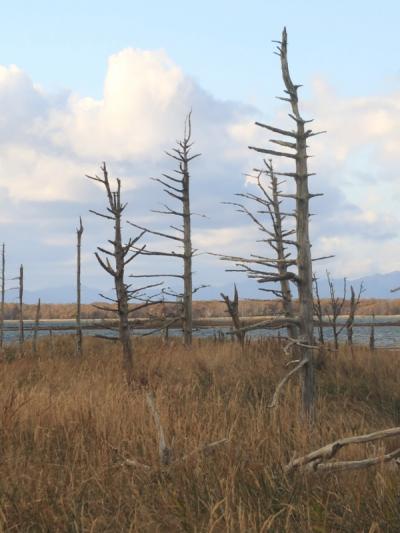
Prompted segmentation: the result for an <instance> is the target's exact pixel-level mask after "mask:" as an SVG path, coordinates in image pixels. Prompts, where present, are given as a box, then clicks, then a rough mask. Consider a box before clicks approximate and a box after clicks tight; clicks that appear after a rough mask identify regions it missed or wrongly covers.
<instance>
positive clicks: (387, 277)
mask: <svg viewBox="0 0 400 533" xmlns="http://www.w3.org/2000/svg"><path fill="white" fill-rule="evenodd" d="M361 282H364V287H365V289H366V290H365V292H364V293H363V298H384V299H394V298H397V299H399V298H400V291H399V292H395V293H391V292H390V290H391V289H394V288H396V287H400V271H395V272H389V273H388V274H372V275H370V276H365V278H355V279H348V280H347V285H348V290H349V291H350V285H353V287H354V289H355V290H356V291H357V290H358V288H359V286H360V284H361ZM236 283H237V287H238V290H239V296H240V297H241V298H256V299H263V300H264V299H265V300H270V299H274V296H273V294H271V293H269V292H263V291H260V290H258V288H259V287H261V285H259V284H258V283H257V282H256V281H255V280H251V279H247V278H246V277H245V276H239V275H238V277H237V280H236ZM333 284H334V287H335V291H336V292H337V295H338V296H339V295H340V294H342V292H343V278H342V279H340V278H337V279H333ZM263 286H264V287H268V288H272V285H271V284H268V285H263ZM318 286H319V292H320V296H321V298H327V297H329V287H328V282H327V280H326V278H324V277H322V276H321V277H320V279H319V281H318ZM100 292H102V291H101V290H100V289H94V288H92V287H85V286H83V287H82V303H85V304H89V303H92V302H98V301H101V297H100V296H99V293H100ZM220 292H223V293H225V294H229V295H231V294H232V293H233V281H232V282H230V283H227V284H224V285H220V286H212V287H207V288H205V289H203V290H201V291H199V292H198V293H197V294H196V300H219V299H220ZM104 294H105V295H106V296H109V297H111V296H112V291H111V290H107V291H105V292H104ZM75 295H76V290H75V287H73V286H62V287H47V288H44V289H40V290H35V291H29V290H25V292H24V302H25V303H27V304H35V303H36V302H37V300H38V298H40V299H41V301H42V302H43V303H54V304H66V303H73V302H74V301H75V298H76V296H75ZM6 300H7V302H16V301H17V291H12V292H9V293H8V294H7V298H6Z"/></svg>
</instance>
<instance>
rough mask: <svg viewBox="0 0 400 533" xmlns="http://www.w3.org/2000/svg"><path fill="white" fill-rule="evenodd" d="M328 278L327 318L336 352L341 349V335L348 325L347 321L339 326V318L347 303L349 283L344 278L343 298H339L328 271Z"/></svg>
mask: <svg viewBox="0 0 400 533" xmlns="http://www.w3.org/2000/svg"><path fill="white" fill-rule="evenodd" d="M326 278H327V280H328V286H329V311H327V317H328V321H329V323H330V325H331V327H332V333H333V342H334V346H335V350H337V349H338V348H339V335H340V334H341V333H342V331H343V330H344V328H345V327H346V325H347V321H346V322H345V323H344V324H341V325H340V324H338V318H339V317H340V315H341V314H342V311H343V307H344V304H345V302H346V293H347V281H346V278H343V296H342V297H341V298H339V297H337V296H336V291H335V286H334V283H333V281H332V279H331V276H330V274H329V272H328V271H326Z"/></svg>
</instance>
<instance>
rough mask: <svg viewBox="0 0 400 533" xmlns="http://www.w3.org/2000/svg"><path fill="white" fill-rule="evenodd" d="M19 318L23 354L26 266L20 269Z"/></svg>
mask: <svg viewBox="0 0 400 533" xmlns="http://www.w3.org/2000/svg"><path fill="white" fill-rule="evenodd" d="M18 302H19V305H18V317H19V336H18V340H19V347H20V351H21V353H22V350H23V345H24V310H23V305H24V304H23V302H24V266H23V265H21V266H20V267H19V276H18Z"/></svg>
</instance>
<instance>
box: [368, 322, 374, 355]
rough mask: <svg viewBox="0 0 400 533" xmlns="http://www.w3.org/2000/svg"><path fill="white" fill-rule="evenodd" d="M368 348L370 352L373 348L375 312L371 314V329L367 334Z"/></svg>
mask: <svg viewBox="0 0 400 533" xmlns="http://www.w3.org/2000/svg"><path fill="white" fill-rule="evenodd" d="M369 349H370V350H371V352H373V351H374V350H375V313H373V315H372V323H371V331H370V334H369Z"/></svg>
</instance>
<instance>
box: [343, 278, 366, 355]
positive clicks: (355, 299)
mask: <svg viewBox="0 0 400 533" xmlns="http://www.w3.org/2000/svg"><path fill="white" fill-rule="evenodd" d="M363 292H364V284H363V283H362V282H361V284H360V287H359V290H358V294H357V296H356V293H355V290H354V288H353V285H350V294H351V296H350V309H349V316H348V318H347V320H346V331H347V343H348V344H349V346H351V345H352V344H353V325H354V318H355V316H356V312H357V308H358V306H359V304H360V298H361V294H362V293H363Z"/></svg>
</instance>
